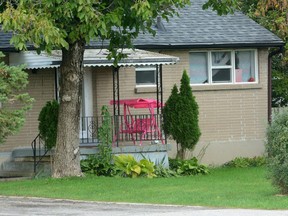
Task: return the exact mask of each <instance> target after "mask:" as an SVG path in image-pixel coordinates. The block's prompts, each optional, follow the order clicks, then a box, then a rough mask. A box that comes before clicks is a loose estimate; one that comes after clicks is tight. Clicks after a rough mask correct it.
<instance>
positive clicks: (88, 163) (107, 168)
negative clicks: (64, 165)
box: [80, 155, 117, 177]
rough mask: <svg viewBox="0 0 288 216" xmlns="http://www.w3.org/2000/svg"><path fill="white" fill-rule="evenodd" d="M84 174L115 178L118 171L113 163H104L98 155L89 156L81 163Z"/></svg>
mask: <svg viewBox="0 0 288 216" xmlns="http://www.w3.org/2000/svg"><path fill="white" fill-rule="evenodd" d="M80 165H81V170H82V172H85V173H89V174H94V175H97V176H110V177H112V176H115V175H116V174H117V170H116V169H115V167H114V165H113V164H111V163H103V161H102V160H101V159H100V158H99V157H98V156H97V155H89V156H88V158H87V159H84V160H81V161H80Z"/></svg>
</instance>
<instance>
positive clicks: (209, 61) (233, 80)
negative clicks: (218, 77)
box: [189, 49, 259, 86]
mask: <svg viewBox="0 0 288 216" xmlns="http://www.w3.org/2000/svg"><path fill="white" fill-rule="evenodd" d="M237 51H238V52H239V51H240V52H241V51H252V52H254V64H255V68H254V69H255V71H254V72H255V81H254V82H248V81H245V82H236V69H235V67H236V65H235V52H237ZM203 52H206V53H207V70H208V82H207V83H190V85H191V86H206V85H237V84H240V85H246V84H258V83H259V70H258V50H257V49H213V50H191V51H189V58H190V53H203ZM213 52H230V53H231V66H229V65H227V66H213V65H212V53H213ZM213 69H231V82H219V83H217V82H214V83H213V80H212V74H213V73H212V70H213ZM189 70H190V63H189ZM189 74H190V73H189Z"/></svg>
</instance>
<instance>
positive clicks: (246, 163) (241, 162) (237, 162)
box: [224, 156, 266, 168]
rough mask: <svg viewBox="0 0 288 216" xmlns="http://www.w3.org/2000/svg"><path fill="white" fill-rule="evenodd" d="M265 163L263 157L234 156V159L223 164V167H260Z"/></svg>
mask: <svg viewBox="0 0 288 216" xmlns="http://www.w3.org/2000/svg"><path fill="white" fill-rule="evenodd" d="M265 164H266V159H265V157H261V156H258V157H253V158H249V157H236V158H235V159H233V160H231V161H229V162H227V163H225V164H224V166H225V167H237V168H245V167H260V166H264V165H265Z"/></svg>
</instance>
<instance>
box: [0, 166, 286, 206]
mask: <svg viewBox="0 0 288 216" xmlns="http://www.w3.org/2000/svg"><path fill="white" fill-rule="evenodd" d="M277 193H278V191H277V189H275V188H274V187H272V186H271V184H270V182H269V181H268V180H267V179H266V170H265V168H242V169H240V168H238V169H237V168H221V169H214V170H212V171H211V174H210V175H207V176H191V177H179V178H154V179H146V178H138V179H129V178H107V177H94V176H89V177H85V178H68V179H38V180H25V181H9V182H0V195H13V196H34V197H51V198H64V199H75V200H93V201H113V202H114V201H115V202H134V203H162V204H179V205H200V206H219V207H220V206H221V207H237V208H238V207H239V208H261V209H288V196H277Z"/></svg>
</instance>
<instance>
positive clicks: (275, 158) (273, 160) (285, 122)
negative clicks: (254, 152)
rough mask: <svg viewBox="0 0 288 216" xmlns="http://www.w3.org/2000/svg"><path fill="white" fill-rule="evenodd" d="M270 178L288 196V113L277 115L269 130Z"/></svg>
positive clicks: (268, 157)
mask: <svg viewBox="0 0 288 216" xmlns="http://www.w3.org/2000/svg"><path fill="white" fill-rule="evenodd" d="M266 151H267V166H268V171H269V177H270V178H271V180H272V182H273V184H274V185H276V186H277V187H279V189H280V191H281V193H283V194H288V111H287V110H286V111H284V112H281V113H279V114H277V115H275V117H274V119H273V121H272V123H271V125H270V126H269V127H268V129H267V144H266Z"/></svg>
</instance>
